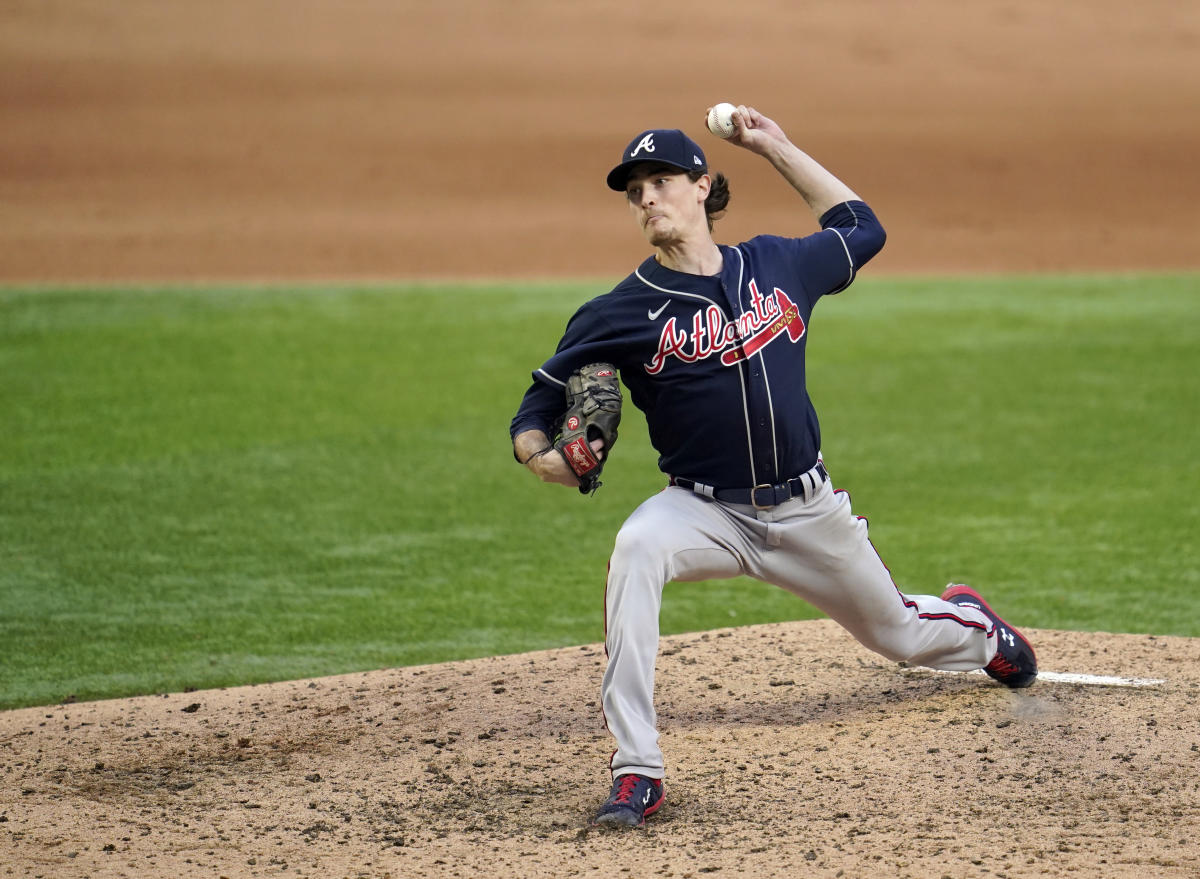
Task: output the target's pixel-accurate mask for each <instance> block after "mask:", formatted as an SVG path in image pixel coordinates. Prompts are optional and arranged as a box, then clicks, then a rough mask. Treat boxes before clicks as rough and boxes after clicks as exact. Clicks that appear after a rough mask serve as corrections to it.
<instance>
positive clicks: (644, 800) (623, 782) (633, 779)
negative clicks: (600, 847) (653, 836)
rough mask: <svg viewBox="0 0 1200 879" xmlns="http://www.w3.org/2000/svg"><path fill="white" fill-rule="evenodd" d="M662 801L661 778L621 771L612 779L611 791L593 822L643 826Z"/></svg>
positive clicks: (611, 825)
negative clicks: (624, 773)
mask: <svg viewBox="0 0 1200 879" xmlns="http://www.w3.org/2000/svg"><path fill="white" fill-rule="evenodd" d="M662 804H663V783H662V779H658V778H647V777H646V776H644V775H619V776H617V777H616V778H615V779H613V786H612V793H610V794H609V795H608V799H607V800H605V801H604V805H603V806H601V807H600V810H599V811H598V812H597V813H596V817H595V819H593V821H592V823H593V824H598V825H601V826H604V827H644V826H645V825H646V817H647V816H649V815H653V814H654V813H655V812H657V811H658V809H659V807H660V806H662Z"/></svg>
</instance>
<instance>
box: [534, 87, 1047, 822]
mask: <svg viewBox="0 0 1200 879" xmlns="http://www.w3.org/2000/svg"><path fill="white" fill-rule="evenodd" d="M732 121H733V126H734V131H733V133H732V134H730V136H729V138H728V142H729V143H731V144H734V145H736V146H738V147H741V148H743V149H746V150H749V151H750V152H752V153H754V154H756V155H758V156H761V157H762V158H763V159H765V160H766V161H767V162H769V163H770V164H771V166H772V167H773V168H774V169H775V170H776V171H777V172H778V173H779V175H780V176H781V177H782V178H783V180H784V181H786V182H787V184H788V185H790V186H791V187H792V188H793V189H795V190H796V192H797V193H799V195H800V197H801V198H802V199H803V200H804V202H805V203H806V204H807V205H808V208H809V210H811V211H812V213H813V215H814V216H815V217H816V218H817V221H818V223H819V224H820V227H821V228H820V231H818V232H815V233H813V234H811V235H807V236H805V237H801V238H782V237H776V236H771V235H762V236H758V237H755V238H751V239H750V240H749V241H745V242H742V243H741V244H736V245H724V244H717V243H716V242H715V241H714V239H713V235H712V232H713V221H714V219H716V218H717V217H718V216H719V215H721V214H722V212H723V211H724V210H725V208H726V206H727V205H728V203H729V187H728V183H727V181H726V179H725V176H724V175H723V174H721V173H714V172H712V171H710V170H709V166H708V161H707V159H706V158H705V155H704V152H703V151H702V150H701V148H700V147H699V146H698V145H697V144H696V143H695V142H694V141H692V140H691V138H689V137H688V136H687V135H685V134H684V133H683V132H682V131H679V130H675V129H651V130H648V131H643V132H641V133H640V134H638V135H637V136H635V137H634V138H633V140H631V141H630V142H629V146H627V147H626V148H625V151H624V153H623V154H622V156H621V161H620V163H619V164H618V165H617V166H616V167H615V168H613V169H612V171H611V172H609V175H608V186H609V187H610V188H611V189H614V190H616V191H617V192H622V193H624V194H625V198H626V200H627V202H628V210H629V213H630V216H631V217H632V219H633V221H634V223H635V224H636V225H637V227H638V228H639V229H640V230H641V232H642V234H643V235H645V237H646V240H647V241H648V242H649V243H650V245H651V246H652V247H653V248H654V253H653V255H651V256H650V257H649V258H647V259H646V261H645V262H643V263H642V264H641V265H640V266H638V267H637V269H635V270H634V272H633V274H631V275H630V276H629V277H627V278H626V279H625V280H623V281H622V282H621V283H620V284H618V285H617V286H616V287H615V288H614V289H613V290H612V291H611V292H609V293H607V294H605V295H603V296H600V297H597V298H596V299H593V300H592V301H590V302H588V303H586V304H584V305H583V306H582V307H581V308H580V309H579V310H578V311H577V312H576V313H575V315H574V317H572V318H571V320H570V322H569V323H568V324H567V328H566V332H565V333H564V335H563V337H562V339H561V341H560V342H559V343H558V348H557V350H556V352H555V354H554V355H553V356H552V357H550V359H548V360H546V361H545V362H544V363H543V364H542V365H541V366H540V367H539V368H538V369H536V370H535V371H534V373H533V379H534V381H533V384H532V386H531V387H530V388H529V390H528V391H527V392H526V394H525V398H524V400H523V401H522V403H521V406H520V409H519V410H518V412H517V414H516V417H515V418H514V419H513V422H512V427H511V431H512V437H513V449H514V453H515V455H516V457H517V460H518V461H520V462H522V463H524V464H525V465H526V466H527V467H528V468H529V469H530V470H531V471H533V473H535V474H536V475H537V476H538V477H540V478H541V479H542V480H543V481H545V482H556V483H561V484H563V485H568V486H572V487H580V486H581V485H583V482H582V481H581V480H582V479H583V476H582V475H581V473H582V471H581V472H580V473H577V472H576V470H575V469H572V466H569V465H568V463H567V458H566V457H565V456H564V454H561V453H560V452H559V450H558V449H556V448H555V447H554V443H553V442H552V440H556V439H558V437H559V434H561V433H562V420H563V416H564V413H565V411H566V408H567V400H566V393H565V389H566V387H567V384H568V381H569V380H570V379H571V377H572V374H573V373H575V372H576V371H577V370H579V369H581V368H582V367H594V366H595V365H596V364H603V365H612V366H615V367H616V369H617V370H618V371H619V373H620V378H621V381H622V383H623V384H624V386H625V388H626V389H627V390H628V392H629V398H630V400H631V401H632V403H633V404H634V405H635V406H636V407H637V408H639V409H640V410H642V412H643V413H644V414H645V416H646V422H647V425H648V428H649V435H650V441H651V443H652V444H653V445H654V448H655V449H656V450H657V451H658V454H659V467H660V468H661V469H662V471H663V473H664V474H665V475H666V477H667V487H666V488H665V490H663V491H661V492H659V493H657V494H655V495H654V496H653V497H651V498H650V499H649V500H647V501H645V502H644V503H643V504H642V505H641V506H639V507H638V508H637V509H636V510H634V511H633V513H632V515H630V516H629V518H628V519H627V520H626V521H625V523H624V525H622V527H621V529H620V531H619V532H618V533H617V536H616V542H615V547H614V549H613V553H612V557H611V559H610V561H609V572H608V585H607V590H606V593H605V625H606V629H605V631H606V642H605V646H606V648H607V653H608V667H607V670H606V671H605V674H604V680H603V683H602V685H601V696H602V700H603V706H604V718H605V721H606V723H607V725H608V729H609V731H610V732H611V733H612V735H613V737H614V738H615V740H616V746H617V747H616V751H615V752H614V753H613V755H612V759H611V762H610V768H611V770H612V776H613V784H612V788H611V791H610V794H609V797H608V800H607V801H606V802H605V803H604V804H603V805H602V806H601V807H600V809H599V811H598V812H597V814H596V818H595V820H596V822H597V823H599V824H603V825H616V826H634V827H637V826H641V825H642V824H643V823H644V821H645V819H646V816H648V815H651V814H653V813H654V812H656V811H658V810H659V809H660V808H661V807H662V805H663V802H664V799H663V797H664V788H663V778H664V776H665V764H664V760H663V754H662V751H661V750H660V749H659V747H658V732H657V729H656V715H655V710H654V663H655V658H656V655H657V652H658V617H659V609H660V606H661V601H662V592H663V586H664V585H665V584H666V583H668V582H670V581H672V580H677V581H687V580H709V579H718V578H727V577H736V576H739V575H743V574H744V575H748V576H751V577H756V578H758V579H760V580H763V581H765V582H768V583H773V584H775V585H776V586H780V587H782V588H784V589H787V590H788V591H790V592H793V593H795V594H796V595H798V596H799V597H801V598H803V599H804V600H806V601H808V602H810V603H811V604H813V605H814V606H816V607H817V608H819V609H820V610H821V611H823V612H825V613H826V614H828V615H829V616H830V617H831V618H832V619H834V620H836V621H837V622H838V623H839V624H841V625H842V626H843V627H845V629H846V630H847V631H848V632H849V633H850V634H851V635H853V636H854V637H855V638H856V639H858V641H860V642H861V643H862V644H863V645H864V646H866V647H867V648H869V649H870V650H872V651H874V652H876V653H879V654H881V655H883V656H885V657H887V658H888V659H891V660H896V661H901V660H902V661H905V662H908V663H911V664H914V665H923V666H928V667H931V668H937V669H947V670H953V671H967V670H971V669H977V668H983V669H985V670H986V671H987V673H988V674H989V675H991V676H992V677H993V678H995V679H996V680H998V681H1000V682H1002V683H1004V684H1007V685H1008V686H1010V687H1026V686H1029V685H1030V684H1032V683H1033V681H1034V678H1036V676H1037V661H1036V659H1035V657H1034V651H1033V648H1032V647H1031V646H1030V644H1029V642H1028V641H1027V640H1026V639H1025V638H1024V637H1022V635H1021V634H1020V633H1019V632H1017V630H1016V629H1013V628H1012V627H1011V626H1009V625H1008V624H1007V623H1006V622H1004V621H1003V620H1002V619H1000V617H998V616H997V615H996V614H995V613H994V612H993V611H992V609H991V608H990V607H989V606H988V605H987V604H986V603H985V602H984V600H983V599H982V598H981V597H980V596H979V595H978V593H976V592H975V591H973V590H972V589H970V588H969V587H967V586H962V585H955V586H951V587H950V588H948V589H947V590H945V592H944V593H943V594H942V596H941V597H935V596H932V595H909V594H906V593H902V592H901V591H900V590H899V589H898V588H897V586H896V585H895V584H894V583H893V582H892V578H891V575H890V574H889V572H888V569H887V568H886V567H885V566H884V564H883V562H882V561H881V560H880V558H879V556H878V555H877V554H876V552H875V549H874V547H873V546H872V545H871V542H870V540H869V539H868V536H867V523H866V521H865V520H863V519H859V518H857V517H856V516H855V515H854V514H853V513H852V512H851V509H850V498H849V497H848V496H847V495H846V494H845V493H844V492H841V491H838V490H835V489H834V487H833V483H832V480H831V478H830V475H829V473H828V471H827V470H826V468H825V465H824V462H823V461H822V459H821V454H820V449H821V433H820V427H819V425H818V422H817V413H816V412H815V410H814V409H813V405H812V402H811V401H810V400H809V396H808V391H807V388H806V385H805V369H804V352H805V345H806V343H807V341H808V327H809V321H810V317H811V315H812V311H813V308H814V307H815V306H816V304H817V301H818V300H819V299H821V297H823V296H827V295H831V294H834V293H839V292H841V291H843V290H845V289H846V288H847V287H849V286H850V284H851V283H852V282H853V280H854V278H855V275H856V273H857V272H858V270H859V269H860V268H862V266H863V265H865V264H866V262H867V261H868V260H870V259H871V258H872V257H873V256H874V255H875V254H876V253H878V252H879V250H880V249H881V248H882V247H883V243H884V238H885V236H884V231H883V227H882V226H881V225H880V223H879V220H878V219H876V217H875V214H874V213H873V212H872V211H871V209H870V208H869V207H867V205H866V204H865V203H864V202H863V200H862V199H860V198H859V197H858V196H857V195H856V194H855V193H854V192H853V191H851V190H850V189H849V187H847V186H846V185H845V184H844V183H842V182H841V181H840V180H838V179H837V178H836V177H835V176H834V175H833V174H831V173H830V172H829V171H827V170H826V169H825V168H823V167H822V166H821V165H819V164H818V163H817V162H816V161H814V160H813V159H812V158H811V157H810V156H808V155H807V154H806V153H804V152H803V151H801V150H800V149H799V148H798V147H796V146H795V145H794V144H792V142H791V141H790V140H789V139H788V138H787V136H786V135H785V134H784V132H783V131H782V129H781V128H780V127H779V126H778V125H777V124H776V123H775V122H773V121H772V120H771V119H769V118H767V117H766V116H764V115H763V114H762V113H760V112H758V111H757V110H755V109H753V108H751V107H746V106H739V107H737V108H736V110H735V111H734V112H733V113H732ZM577 381H578V380H576V382H577ZM613 435H614V436H615V428H614V434H613ZM576 443H577V444H578V441H577V440H576ZM603 444H604V441H603V439H602V438H600V437H594V438H591V439H590V441H589V443H588V445H589V447H590V448H591V449H592V450H593V451H594V452H595V457H596V459H597V461H598V462H599V461H602V460H603V457H604V454H605V452H606V450H605V449H604V447H603ZM560 446H561V442H560ZM596 466H600V465H599V463H597V465H596Z"/></svg>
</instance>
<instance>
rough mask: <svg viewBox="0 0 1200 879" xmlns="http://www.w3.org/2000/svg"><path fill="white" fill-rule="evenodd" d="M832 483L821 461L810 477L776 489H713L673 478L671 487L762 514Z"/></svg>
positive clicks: (763, 486) (772, 487)
mask: <svg viewBox="0 0 1200 879" xmlns="http://www.w3.org/2000/svg"><path fill="white" fill-rule="evenodd" d="M828 480H829V474H828V473H826V472H825V465H824V464H822V463H821V462H820V461H818V462H817V466H816V467H813V468H812V469H811V470H809V471H808V472H807V473H802V474H800V475H799V476H797V477H795V478H794V479H789V480H787V481H786V482H777V483H775V484H774V485H771V484H769V483H763V484H762V485H756V486H754V488H713V487H712V486H711V485H705V484H704V483H702V482H693V481H692V480H691V479H683V478H681V477H678V476H672V477H671V485H678V486H679V487H680V488H690V489H691V490H692V491H694V492H696V494H702V495H704V496H705V497H711V498H716V499H717V500H719V501H721V502H722V503H725V504H749V505H751V506H753V507H757V508H758V509H760V510H761V509H763V508H764V507H773V506H776V505H777V504H782V503H783V502H784V501H789V500H791V499H792V498H794V497H810V496H811V495H812V494H813V493H814V492H815V491H816V490H817V488H818V487H819V486H820V485H821V483H824V482H827V481H828Z"/></svg>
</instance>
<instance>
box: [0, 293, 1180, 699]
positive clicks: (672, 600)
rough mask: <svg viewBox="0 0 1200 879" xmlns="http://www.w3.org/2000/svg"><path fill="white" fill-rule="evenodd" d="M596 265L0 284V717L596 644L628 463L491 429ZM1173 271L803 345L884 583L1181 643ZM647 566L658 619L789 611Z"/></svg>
mask: <svg viewBox="0 0 1200 879" xmlns="http://www.w3.org/2000/svg"><path fill="white" fill-rule="evenodd" d="M604 289H605V285H604V284H575V285H566V284H563V285H551V284H537V285H491V286H481V285H475V286H451V285H418V286H405V287H398V288H394V289H379V288H354V287H342V288H336V289H332V288H331V289H317V288H302V289H213V290H186V289H185V290H180V289H174V290H48V289H47V290H20V289H13V290H6V291H4V290H0V419H2V422H0V425H2V426H0V639H2V641H3V644H4V659H3V662H0V707H14V706H18V705H28V704H44V703H49V702H54V701H58V700H61V699H63V698H65V697H68V696H71V695H74V696H76V697H77V698H80V699H87V698H100V697H108V696H118V695H127V694H133V693H147V692H158V691H169V690H182V689H185V688H188V687H197V688H200V687H212V686H225V685H232V684H238V683H248V682H253V681H265V680H278V679H286V678H298V677H309V676H315V675H321V674H331V673H337V672H345V671H351V670H358V669H367V668H378V667H386V666H394V665H406V664H414V663H425V662H436V661H442V660H448V659H454V658H463V657H469V656H482V655H489V654H497V653H513V652H520V651H524V650H529V649H536V648H544V647H554V646H565V645H571V644H581V643H590V642H597V641H600V640H602V638H603V621H602V619H601V612H600V611H601V603H602V597H603V585H604V571H605V561H606V559H607V555H608V552H609V550H610V548H611V544H612V537H613V535H614V534H615V532H616V530H617V528H618V527H619V526H620V523H621V521H622V520H623V519H624V517H625V516H626V515H627V514H628V513H629V511H630V510H632V509H633V507H634V506H636V505H637V503H639V502H640V501H641V500H642V499H643V498H645V497H646V496H648V495H649V494H651V493H653V492H654V491H656V490H658V488H659V487H660V486H661V484H662V478H661V476H660V475H659V474H658V473H657V470H656V468H655V465H654V458H655V456H654V453H653V451H652V450H651V449H650V448H649V445H648V443H647V442H646V437H645V428H644V424H643V423H642V421H641V418H640V416H639V415H638V414H637V413H636V412H635V411H633V410H632V409H630V411H629V415H628V416H627V418H626V420H625V422H624V423H623V425H622V441H621V448H620V449H618V450H617V454H616V455H615V456H614V459H613V461H612V463H611V464H610V465H609V466H608V468H607V470H606V478H605V486H604V488H603V489H601V491H600V492H599V493H598V494H597V495H596V496H595V497H593V498H583V497H581V496H580V495H579V494H578V493H577V492H574V491H572V490H567V489H558V488H557V487H551V486H543V485H540V484H538V483H537V482H536V481H535V480H533V479H532V478H531V477H529V476H528V474H526V473H525V472H524V471H523V470H522V469H521V468H520V467H519V466H517V465H516V464H515V463H513V462H512V459H511V454H510V449H509V445H508V435H507V428H508V422H509V419H510V418H511V416H512V413H513V411H514V409H515V407H516V405H517V403H518V401H519V399H520V396H521V394H522V393H523V392H524V389H525V387H526V385H527V382H528V376H529V372H530V370H531V369H532V368H534V367H536V366H537V365H538V364H539V363H540V362H541V360H542V359H543V358H544V357H545V355H546V354H548V353H549V352H550V351H551V350H552V348H553V345H554V343H555V341H557V338H558V335H559V334H560V332H561V330H562V327H563V325H564V324H565V321H566V319H567V317H569V315H570V314H571V312H572V311H573V310H574V308H575V307H576V306H577V305H578V304H579V303H580V302H582V301H583V300H584V299H586V298H589V297H590V296H592V295H595V294H597V293H600V292H603V291H604ZM1198 294H1200V278H1197V277H1196V276H1177V277H1124V278H1083V277H1073V278H1034V277H1031V278H1009V279H994V280H973V281H948V280H937V281H924V280H893V281H873V280H870V279H863V280H860V281H859V283H858V284H857V285H856V286H855V288H854V289H853V290H851V291H849V292H847V293H846V294H844V295H842V296H839V297H836V298H835V299H831V300H829V301H827V302H823V303H822V304H821V305H820V306H819V307H818V310H817V313H816V315H815V316H814V320H813V326H812V335H811V339H810V343H809V360H810V388H811V390H812V393H813V397H814V399H815V401H816V404H817V407H818V411H819V412H820V413H821V416H822V427H823V432H824V435H825V442H824V451H825V457H826V460H827V462H828V464H829V466H830V469H831V471H832V472H833V473H834V476H835V480H836V481H837V483H838V484H839V485H840V486H842V487H845V488H847V489H849V490H850V491H851V493H852V495H853V497H854V505H855V510H856V512H858V513H859V514H860V515H867V516H869V517H870V519H871V522H872V526H871V533H872V538H873V540H874V542H875V544H876V546H877V547H878V549H879V550H880V553H881V554H882V555H883V557H884V559H885V560H886V561H887V562H888V564H889V566H890V567H891V570H892V572H893V574H894V575H895V577H896V580H897V582H898V583H899V584H900V585H901V587H902V588H905V589H907V590H909V591H914V592H922V591H925V592H927V591H935V590H937V589H938V588H940V587H941V586H942V585H943V584H944V583H945V582H947V581H948V580H950V579H966V580H968V581H969V582H972V583H974V584H976V585H978V586H980V587H981V588H983V589H986V590H987V592H988V595H989V597H994V598H995V601H996V603H997V604H998V605H999V606H1000V607H1001V608H1002V611H1003V612H1005V613H1006V615H1009V616H1011V617H1012V618H1013V619H1014V620H1019V621H1020V623H1021V624H1023V625H1028V626H1035V627H1054V628H1071V629H1104V630H1110V631H1126V632H1152V633H1158V634H1179V635H1191V636H1195V635H1200V590H1198V589H1197V586H1198V585H1200V584H1198V580H1200V564H1198V558H1197V556H1198V553H1197V541H1196V538H1195V534H1196V533H1197V530H1198V526H1200V522H1198V521H1197V519H1198V514H1197V502H1196V498H1197V497H1200V472H1198V469H1197V465H1196V455H1195V451H1194V450H1195V446H1196V443H1195V436H1196V428H1197V426H1198V422H1200V417H1198V415H1197V399H1198V394H1197V379H1196V375H1197V374H1198V373H1200V321H1198V320H1197V317H1200V298H1198ZM815 615H816V614H815V613H814V612H813V611H812V609H811V608H809V607H808V606H807V605H805V604H803V603H802V602H800V601H798V600H796V599H795V598H793V597H792V596H790V595H788V594H787V593H784V592H782V591H781V590H777V589H774V588H772V587H767V586H764V585H762V584H758V583H754V582H752V581H748V580H735V581H724V582H719V583H705V584H672V585H670V586H669V587H668V589H667V600H666V603H665V607H664V612H663V628H664V631H666V632H679V631H694V630H700V629H707V628H713V627H718V626H728V625H743V624H751V623H758V622H766V621H777V620H786V619H797V618H805V617H813V616H815Z"/></svg>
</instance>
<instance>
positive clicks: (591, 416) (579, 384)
mask: <svg viewBox="0 0 1200 879" xmlns="http://www.w3.org/2000/svg"><path fill="white" fill-rule="evenodd" d="M620 423H621V382H620V380H619V379H618V378H617V370H616V367H614V366H613V365H612V364H611V363H592V364H589V365H588V366H585V367H583V368H581V369H577V370H576V371H575V372H573V373H572V374H571V377H570V378H569V379H567V414H566V415H565V416H564V417H563V422H562V427H561V429H560V432H559V436H558V438H557V439H556V440H555V441H554V448H555V449H557V450H558V451H559V453H560V454H561V455H562V456H563V458H564V459H565V460H566V462H567V466H568V467H570V468H571V472H572V473H574V474H575V478H576V479H578V480H579V491H580V493H581V494H591V493H592V492H594V491H595V490H596V489H598V488H599V487H600V471H602V470H603V469H604V462H605V461H606V460H607V459H608V456H609V455H610V454H611V453H612V447H613V446H614V445H615V444H616V442H617V425H619V424H620ZM595 439H599V440H601V441H602V442H603V443H604V455H603V457H600V456H599V455H597V454H596V452H595V451H594V450H593V449H592V445H591V441H592V440H595Z"/></svg>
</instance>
